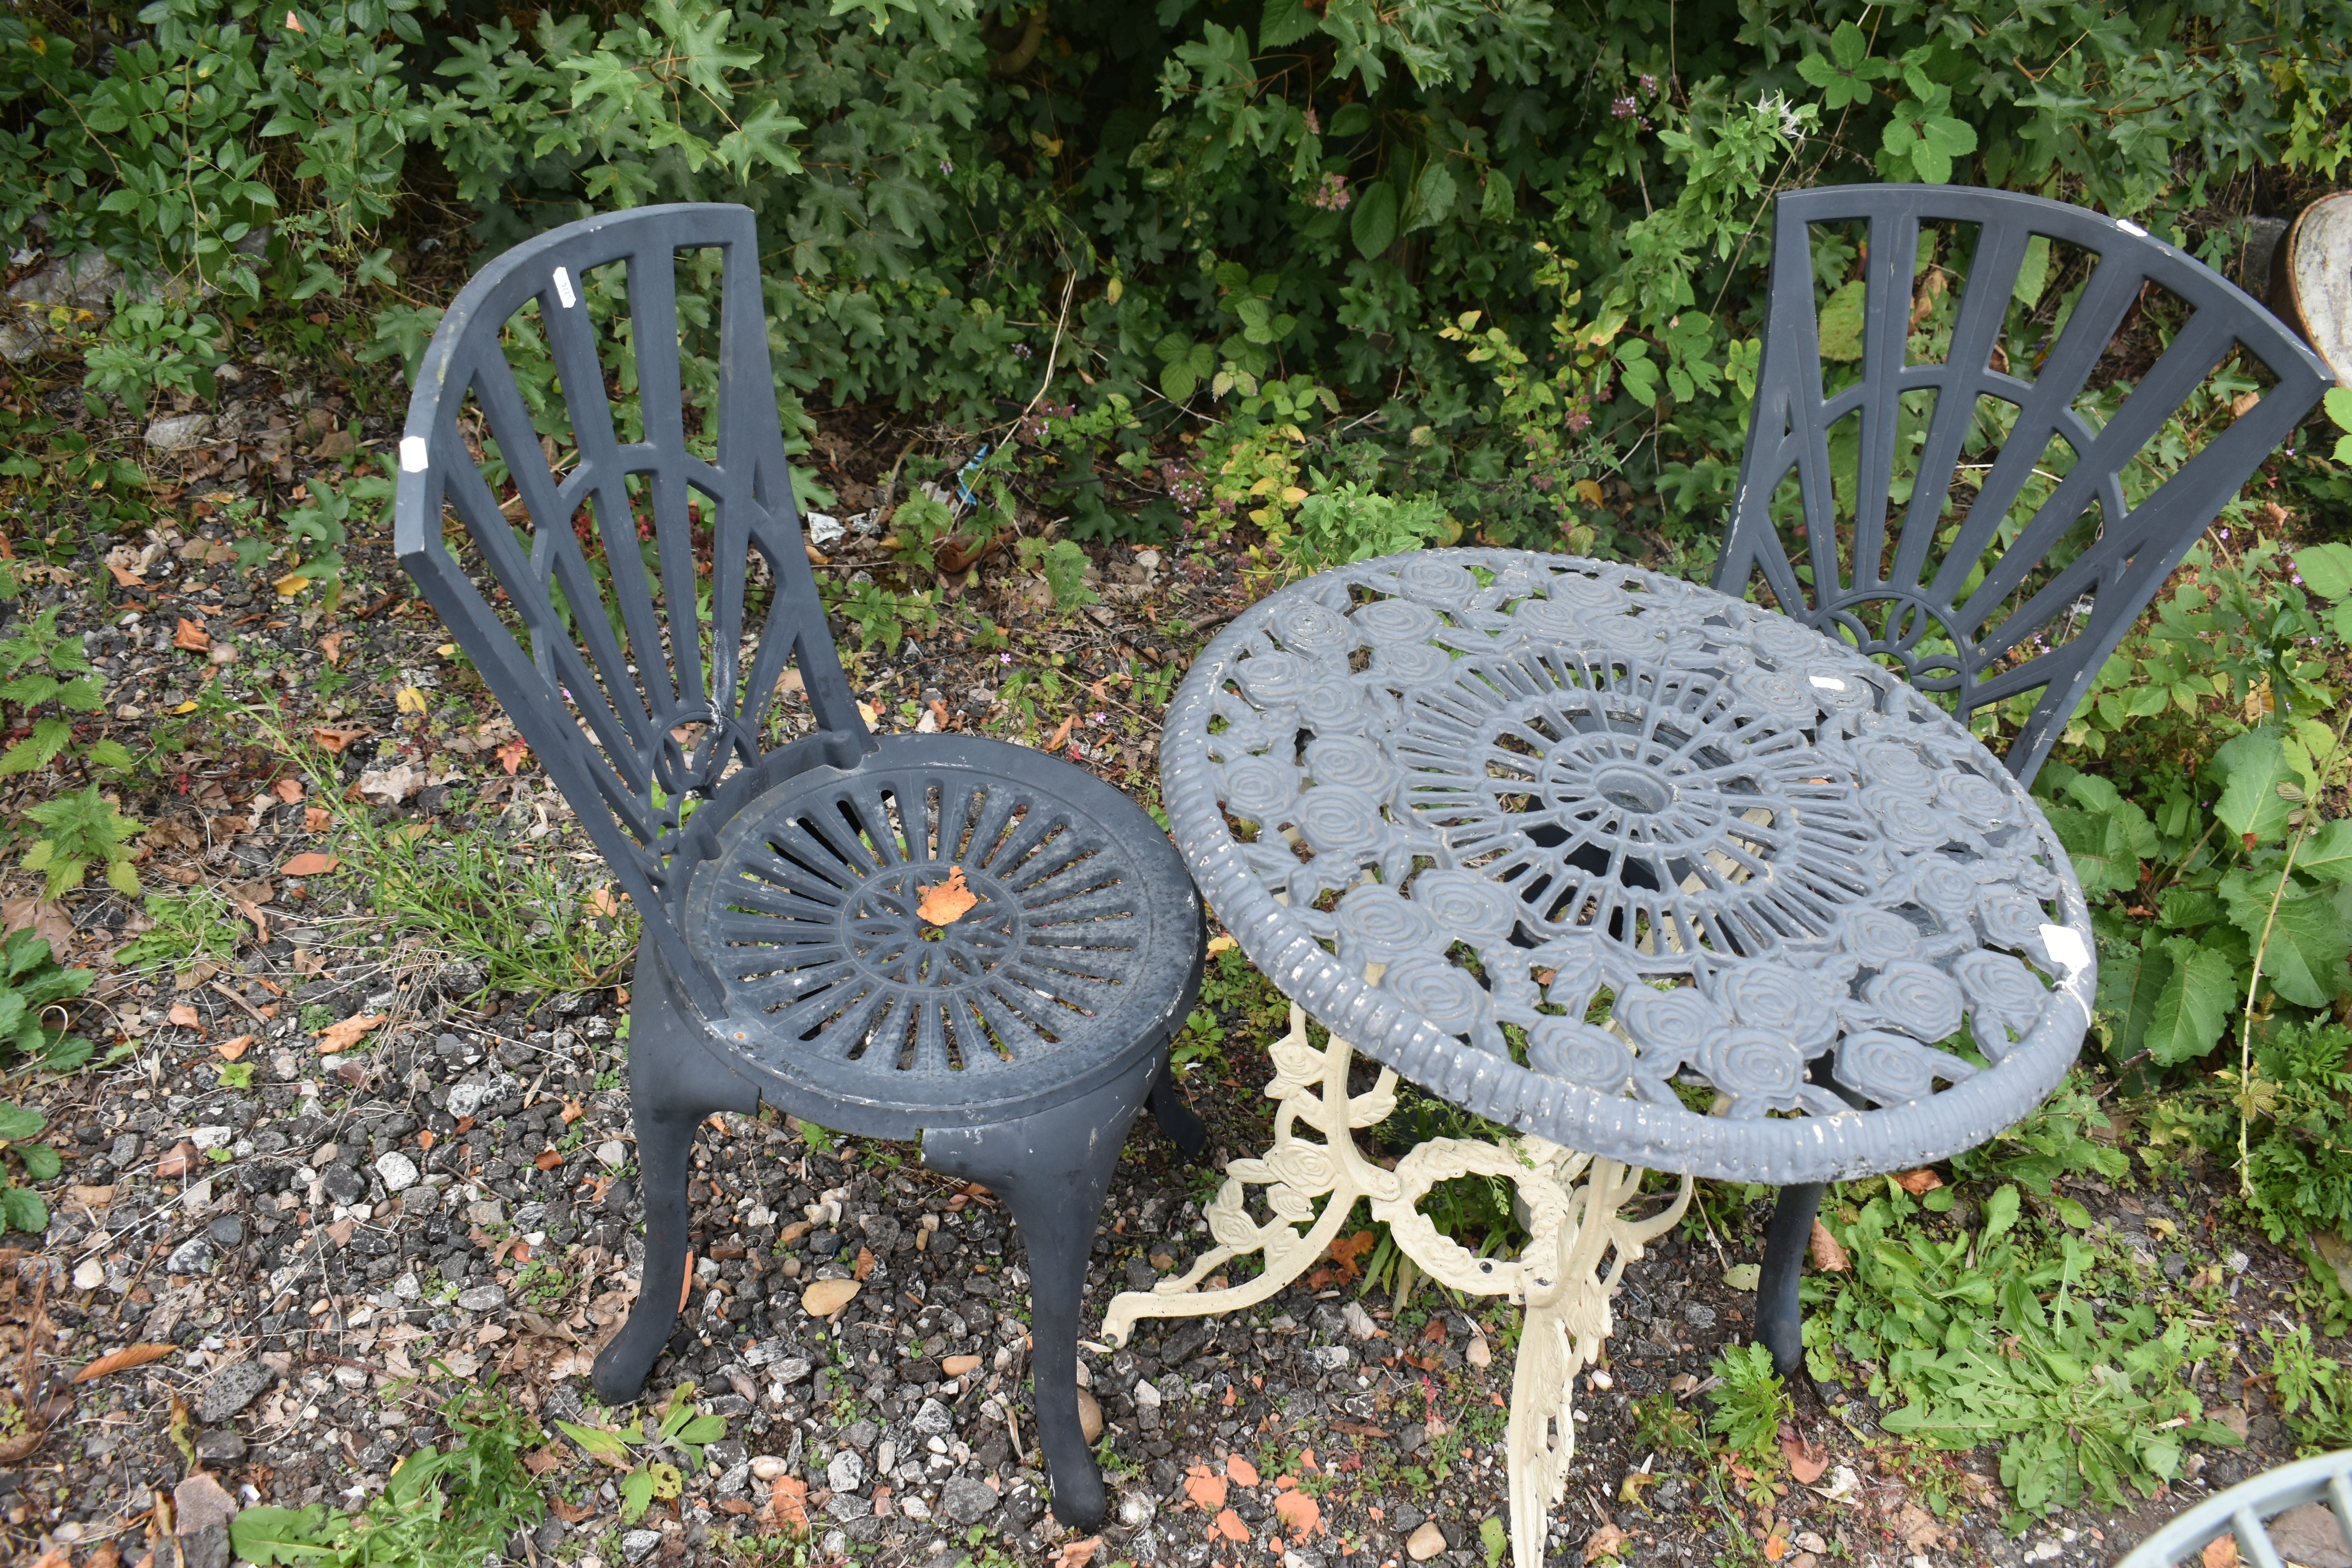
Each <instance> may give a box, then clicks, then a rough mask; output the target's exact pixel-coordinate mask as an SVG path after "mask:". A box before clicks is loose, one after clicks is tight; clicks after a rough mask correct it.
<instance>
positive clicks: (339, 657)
mask: <svg viewBox="0 0 2352 1568" xmlns="http://www.w3.org/2000/svg"><path fill="white" fill-rule="evenodd" d="M319 651H320V653H323V654H325V655H326V656H327V662H328V663H329V664H341V663H342V662H343V634H342V633H341V632H329V633H328V634H327V635H326V636H325V637H320V639H319Z"/></svg>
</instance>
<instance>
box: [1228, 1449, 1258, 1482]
mask: <svg viewBox="0 0 2352 1568" xmlns="http://www.w3.org/2000/svg"><path fill="white" fill-rule="evenodd" d="M1225 1474H1227V1475H1229V1476H1231V1477H1232V1478H1233V1479H1234V1482H1235V1483H1236V1484H1238V1485H1241V1486H1245V1487H1254V1486H1255V1485H1257V1481H1258V1477H1257V1467H1256V1466H1255V1465H1253V1464H1251V1463H1250V1462H1249V1461H1248V1460H1247V1459H1244V1458H1242V1457H1241V1456H1240V1455H1239V1454H1228V1455H1226V1456H1225Z"/></svg>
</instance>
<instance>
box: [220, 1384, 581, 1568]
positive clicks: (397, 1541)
mask: <svg viewBox="0 0 2352 1568" xmlns="http://www.w3.org/2000/svg"><path fill="white" fill-rule="evenodd" d="M441 1417H442V1419H443V1420H444V1421H446V1422H447V1423H448V1426H449V1433H450V1436H451V1438H452V1439H453V1440H452V1442H451V1444H450V1446H449V1447H447V1448H446V1449H439V1448H436V1447H433V1446H432V1445H431V1444H426V1445H425V1447H421V1448H419V1449H417V1450H416V1451H415V1453H413V1454H411V1455H409V1456H408V1457H407V1458H405V1459H404V1460H402V1461H401V1462H400V1464H399V1465H397V1466H396V1467H394V1470H393V1473H392V1479H391V1480H390V1481H389V1482H388V1483H387V1484H386V1485H385V1487H384V1489H383V1492H382V1493H380V1494H379V1495H378V1496H376V1497H374V1498H372V1499H370V1500H369V1501H368V1504H367V1506H366V1507H365V1508H364V1509H362V1510H360V1511H359V1512H357V1513H355V1514H340V1513H335V1512H332V1511H331V1510H329V1509H328V1508H327V1507H326V1505H325V1504H323V1503H312V1504H311V1505H310V1507H308V1508H301V1509H289V1508H249V1509H247V1510H245V1511H243V1512H242V1513H239V1514H238V1515H237V1516H236V1519H234V1520H233V1521H230V1524H229V1541H230V1544H231V1545H233V1546H234V1547H235V1548H236V1554H237V1556H238V1557H240V1558H242V1559H244V1560H246V1561H247V1562H249V1563H255V1564H257V1568H272V1565H273V1564H276V1563H315V1564H321V1565H324V1568H379V1565H381V1568H392V1565H394V1564H408V1563H452V1564H455V1563H479V1562H482V1561H483V1560H484V1559H485V1558H486V1557H487V1558H488V1559H489V1560H491V1561H497V1560H498V1559H499V1557H500V1556H501V1555H503V1553H504V1551H505V1547H506V1542H507V1541H508V1539H509V1537H511V1536H512V1535H513V1534H514V1532H515V1531H516V1530H517V1529H519V1528H528V1527H530V1526H533V1525H536V1524H537V1523H538V1522H539V1521H540V1520H541V1517H542V1516H543V1515H544V1514H545V1512H546V1510H547V1504H546V1501H545V1500H544V1498H542V1497H541V1491H540V1488H539V1485H538V1483H537V1482H536V1481H535V1480H534V1479H532V1477H531V1475H530V1472H529V1471H528V1470H527V1469H526V1468H524V1466H523V1460H522V1456H523V1453H524V1450H526V1449H528V1448H531V1447H537V1446H538V1445H539V1444H541V1443H542V1442H544V1441H545V1440H546V1437H545V1434H544V1433H542V1432H541V1430H540V1426H539V1423H538V1422H536V1421H534V1420H533V1419H531V1417H530V1415H527V1414H526V1413H525V1412H524V1411H523V1410H522V1409H521V1408H520V1406H519V1405H515V1404H514V1403H513V1402H512V1401H510V1400H509V1399H508V1397H507V1396H506V1394H505V1393H504V1392H503V1391H502V1390H500V1389H499V1388H498V1387H497V1385H496V1379H495V1377H494V1378H493V1379H492V1380H491V1384H490V1386H488V1387H485V1388H481V1389H470V1388H468V1389H461V1390H459V1392H458V1393H457V1394H456V1395H454V1396H453V1397H452V1398H451V1399H450V1400H449V1402H448V1403H447V1404H446V1405H443V1406H442V1407H441Z"/></svg>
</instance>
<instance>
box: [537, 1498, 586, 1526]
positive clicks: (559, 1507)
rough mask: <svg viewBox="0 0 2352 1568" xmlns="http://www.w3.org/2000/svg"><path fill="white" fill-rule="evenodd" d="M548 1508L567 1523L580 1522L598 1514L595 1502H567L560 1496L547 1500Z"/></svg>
mask: <svg viewBox="0 0 2352 1568" xmlns="http://www.w3.org/2000/svg"><path fill="white" fill-rule="evenodd" d="M547 1510H548V1511H549V1512H550V1513H551V1514H553V1515H555V1517H556V1518H558V1519H560V1520H562V1521H563V1522H564V1523H566V1524H578V1523H580V1522H582V1521H583V1520H589V1519H593V1518H594V1517H595V1516H596V1508H595V1505H594V1504H593V1503H573V1502H565V1501H564V1500H562V1498H560V1497H559V1498H550V1499H548V1500H547Z"/></svg>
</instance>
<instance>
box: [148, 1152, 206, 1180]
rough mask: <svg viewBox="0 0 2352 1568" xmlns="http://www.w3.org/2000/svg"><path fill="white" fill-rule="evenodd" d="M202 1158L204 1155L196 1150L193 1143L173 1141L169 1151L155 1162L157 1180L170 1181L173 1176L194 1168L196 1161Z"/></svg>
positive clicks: (181, 1174)
mask: <svg viewBox="0 0 2352 1568" xmlns="http://www.w3.org/2000/svg"><path fill="white" fill-rule="evenodd" d="M202 1158H204V1156H203V1155H201V1154H199V1153H198V1152H196V1146H195V1145H194V1143H175V1144H173V1146H172V1150H171V1152H169V1153H167V1154H165V1155H164V1156H163V1158H162V1159H160V1160H158V1161H156V1162H155V1175H156V1178H157V1179H158V1180H159V1181H170V1180H171V1179H172V1178H173V1177H174V1176H184V1175H186V1174H187V1173H189V1172H190V1171H192V1170H194V1168H195V1165H196V1162H197V1161H199V1160H201V1159H202Z"/></svg>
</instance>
